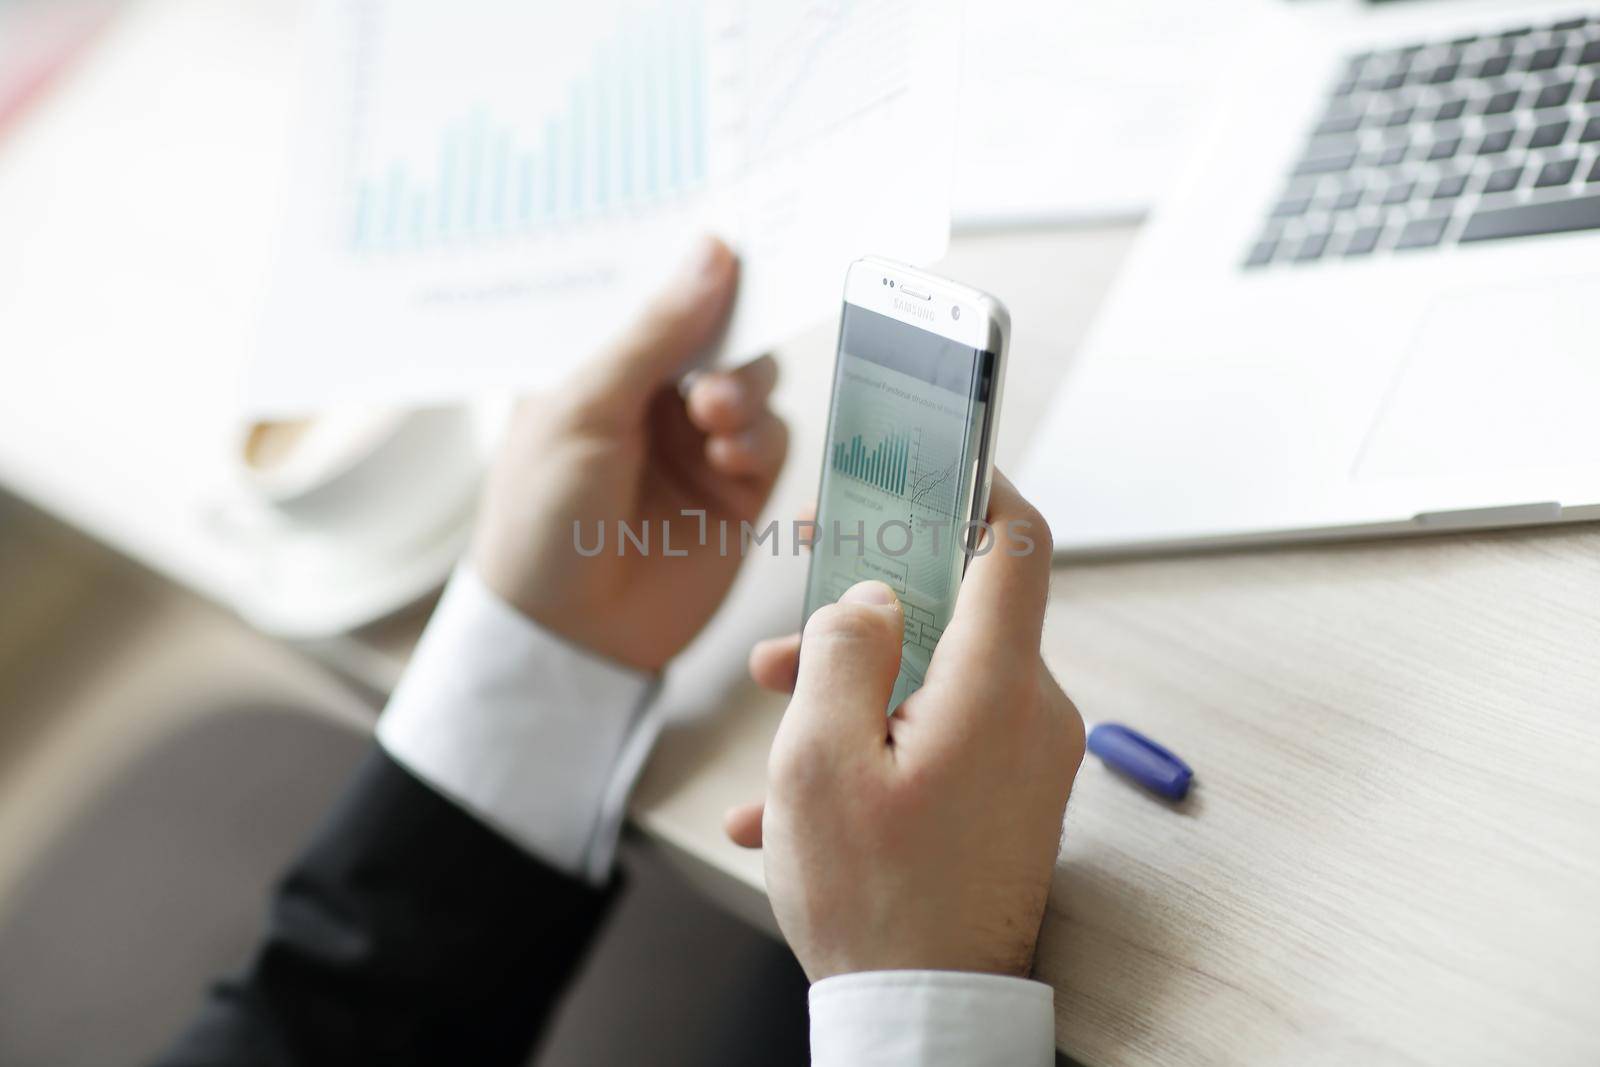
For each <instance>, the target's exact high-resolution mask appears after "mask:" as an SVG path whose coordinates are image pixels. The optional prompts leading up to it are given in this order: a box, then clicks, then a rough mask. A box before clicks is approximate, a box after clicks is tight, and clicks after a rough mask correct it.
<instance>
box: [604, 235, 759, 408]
mask: <svg viewBox="0 0 1600 1067" xmlns="http://www.w3.org/2000/svg"><path fill="white" fill-rule="evenodd" d="M738 275H739V270H738V260H737V259H735V258H734V255H733V252H732V251H731V250H730V249H729V248H728V246H727V245H725V244H723V243H722V242H721V241H720V240H718V239H716V238H715V237H706V238H703V239H702V240H701V243H700V244H699V245H698V246H697V248H696V249H695V251H694V252H693V253H692V254H691V255H690V257H689V260H688V261H687V262H686V263H685V265H684V266H683V267H682V268H681V269H680V270H679V271H678V274H677V275H676V277H675V278H674V279H673V281H672V282H671V283H670V284H669V285H668V286H667V288H666V289H665V290H664V291H663V292H661V293H660V294H659V295H658V296H657V297H656V298H655V300H654V301H652V302H651V304H650V306H649V308H648V309H646V311H645V312H644V314H643V315H642V316H640V317H639V318H638V319H636V320H635V321H634V322H633V324H632V325H631V326H629V327H628V328H627V330H626V331H625V332H624V333H623V335H622V336H621V338H620V339H618V340H617V341H616V342H615V343H614V344H612V345H611V346H610V347H609V348H608V349H607V351H606V353H605V354H604V356H603V357H602V358H601V359H600V361H599V362H598V363H597V364H596V365H595V366H594V367H592V368H590V369H589V370H588V371H587V372H586V373H585V374H584V375H583V376H582V378H581V384H580V385H579V386H578V389H577V398H576V399H577V403H578V405H579V409H580V410H581V411H582V412H583V413H584V414H586V415H589V416H591V417H597V418H607V417H620V418H633V417H636V416H637V415H638V413H639V411H640V410H641V409H642V406H643V404H644V402H645V401H646V400H648V399H649V398H650V396H651V395H652V394H653V393H654V392H655V391H656V390H657V389H659V388H660V387H661V386H662V385H663V384H665V383H666V382H669V381H672V380H674V379H676V378H677V377H678V376H679V375H681V374H682V373H683V372H684V371H685V370H686V369H687V368H688V366H689V365H690V363H692V362H693V360H694V359H695V357H697V356H699V355H700V354H701V353H702V352H704V351H705V350H706V349H707V348H709V347H710V346H711V344H712V342H714V341H715V340H716V338H717V335H718V334H719V333H720V332H721V330H722V326H723V324H724V322H725V321H726V320H727V317H728V311H729V309H730V308H731V307H732V306H733V294H734V289H735V287H736V285H737V282H738Z"/></svg>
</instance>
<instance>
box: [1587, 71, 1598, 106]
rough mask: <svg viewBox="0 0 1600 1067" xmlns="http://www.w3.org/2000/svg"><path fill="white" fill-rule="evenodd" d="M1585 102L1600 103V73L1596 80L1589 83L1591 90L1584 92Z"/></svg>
mask: <svg viewBox="0 0 1600 1067" xmlns="http://www.w3.org/2000/svg"><path fill="white" fill-rule="evenodd" d="M1583 102H1584V103H1585V104H1595V103H1600V74H1596V75H1595V78H1594V81H1592V82H1590V83H1589V91H1588V92H1587V93H1585V94H1584V96H1583Z"/></svg>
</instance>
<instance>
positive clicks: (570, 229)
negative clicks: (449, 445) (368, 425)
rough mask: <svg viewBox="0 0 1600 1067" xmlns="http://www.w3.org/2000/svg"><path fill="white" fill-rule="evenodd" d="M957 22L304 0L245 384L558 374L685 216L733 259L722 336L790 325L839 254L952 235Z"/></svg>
mask: <svg viewBox="0 0 1600 1067" xmlns="http://www.w3.org/2000/svg"><path fill="white" fill-rule="evenodd" d="M913 13H914V17H913ZM955 28H956V17H955V14H954V6H953V3H952V2H950V0H934V2H932V3H918V4H913V3H912V0H860V2H855V3H851V2H847V0H805V2H798V3H792V4H788V3H785V4H775V3H764V2H759V0H603V2H598V3H588V4H581V5H580V4H555V3H528V2H526V0H523V2H517V0H462V2H458V3H453V4H449V5H442V4H437V3H434V2H431V0H317V2H316V3H314V4H313V7H312V11H311V14H310V16H309V22H308V26H307V29H306V34H305V38H306V42H307V48H306V60H305V69H306V73H305V75H304V76H303V79H302V87H301V88H302V92H301V100H302V102H301V106H300V109H299V112H298V121H297V124H296V131H295V137H296V144H295V151H294V157H293V161H292V165H291V175H290V186H289V195H288V198H287V212H286V221H285V233H284V237H283V242H282V251H281V254H280V257H279V264H278V268H277V271H276V275H275V277H274V279H273V285H272V291H271V294H270V299H269V302H268V308H267V316H266V319H265V330H264V346H263V349H262V351H261V353H260V357H259V358H258V359H257V360H256V361H255V363H254V365H253V367H252V369H251V374H250V376H249V381H248V383H247V393H246V402H247V404H248V405H249V406H251V407H252V408H254V409H256V410H258V411H261V412H263V413H271V412H278V413H284V412H288V411H292V410H305V409H314V408H317V407H321V406H326V405H329V404H336V403H341V402H348V401H351V400H360V401H361V402H362V403H373V402H376V401H419V400H439V399H448V398H452V397H456V396H461V395H466V394H469V393H472V392H474V391H477V390H479V389H483V388H490V387H500V386H539V385H548V384H552V383H554V382H556V381H559V380H560V378H561V377H562V375H564V374H565V373H568V372H569V371H570V370H571V369H572V368H574V367H575V366H577V365H579V364H581V359H580V358H579V357H580V356H581V353H583V352H586V351H589V350H592V349H594V348H596V347H598V346H599V345H600V344H601V343H602V342H603V341H604V340H606V339H607V338H608V337H609V336H610V335H611V333H612V332H614V331H615V330H616V329H617V327H618V325H619V316H625V315H626V314H627V313H628V311H629V310H630V309H632V308H633V307H634V306H636V305H638V304H639V303H641V302H642V300H643V299H644V297H645V295H646V294H647V293H648V292H650V291H651V290H652V289H653V288H654V287H655V286H657V285H658V284H660V283H661V282H662V281H663V280H664V279H665V278H666V277H667V275H668V274H669V273H670V270H671V268H672V267H673V266H674V265H675V262H676V260H677V259H678V258H680V257H681V256H682V255H683V254H684V252H685V250H686V249H688V248H689V247H690V246H691V244H692V240H693V238H694V237H695V236H696V235H698V234H700V233H702V232H714V233H717V234H718V235H720V236H722V237H724V238H725V239H726V240H728V241H729V243H730V244H732V245H733V246H734V247H735V248H736V250H737V251H738V252H739V254H740V256H741V264H742V274H741V282H740V298H739V301H738V304H737V308H736V311H735V314H734V317H733V320H732V322H731V323H730V327H729V330H728V333H727V335H726V342H725V345H726V353H727V354H728V355H730V356H737V355H741V354H746V353H754V352H756V351H758V350H760V349H762V348H765V347H768V346H771V345H772V344H774V343H777V342H780V341H782V340H783V339H784V338H785V337H786V336H788V335H789V334H792V333H793V332H795V331H796V330H799V329H802V328H804V327H806V326H808V325H810V324H811V323H813V322H815V321H816V320H817V319H819V318H820V317H822V316H825V315H826V314H828V313H830V312H831V311H832V310H833V309H834V308H835V307H836V304H837V295H838V286H839V280H840V278H841V277H842V275H843V270H844V267H845V265H846V264H847V263H848V262H849V261H850V260H851V259H853V258H856V257H857V256H860V255H862V254H866V253H869V252H876V253H880V254H888V255H895V256H898V257H899V258H903V259H908V260H912V261H925V260H928V259H931V258H934V257H937V256H938V255H939V254H940V253H941V252H942V250H943V246H944V242H945V240H946V237H947V234H948V226H949V197H950V190H949V174H950V171H951V166H952V160H953V154H954V131H953V129H952V128H951V127H952V124H951V123H950V122H949V121H948V118H949V115H950V114H951V112H950V110H949V108H950V106H952V105H953V101H954V93H955V83H956V78H957V74H958V66H959V57H958V54H957V51H956V47H955V38H956V32H955ZM930 175H931V176H932V177H931V178H930Z"/></svg>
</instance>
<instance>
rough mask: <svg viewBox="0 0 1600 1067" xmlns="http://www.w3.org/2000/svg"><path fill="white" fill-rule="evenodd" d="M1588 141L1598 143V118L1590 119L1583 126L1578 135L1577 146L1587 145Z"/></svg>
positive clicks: (1599, 138)
mask: <svg viewBox="0 0 1600 1067" xmlns="http://www.w3.org/2000/svg"><path fill="white" fill-rule="evenodd" d="M1590 141H1600V118H1592V119H1590V120H1589V121H1588V122H1586V123H1584V124H1583V132H1582V133H1580V134H1578V143H1579V144H1588V143H1589V142H1590Z"/></svg>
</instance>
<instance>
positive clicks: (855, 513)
mask: <svg viewBox="0 0 1600 1067" xmlns="http://www.w3.org/2000/svg"><path fill="white" fill-rule="evenodd" d="M1010 332H1011V320H1010V316H1009V315H1008V314H1007V313H1006V309H1005V307H1004V306H1002V305H1001V303H1000V301H998V300H996V299H995V298H994V297H992V296H989V295H988V294H987V293H982V292H979V291H978V290H976V289H972V288H969V287H967V286H964V285H959V284H957V283H955V282H952V281H949V280H947V279H945V278H940V277H938V276H936V275H933V274H928V273H926V272H925V271H920V270H917V269H915V268H913V267H908V266H905V265H904V264H901V263H894V262H891V261H889V260H884V259H862V260H858V261H857V262H855V263H853V264H852V265H851V267H850V271H849V274H848V275H847V276H846V278H845V289H844V312H843V315H842V316H841V320H840V324H839V348H838V354H837V357H836V360H835V366H834V372H833V400H832V403H831V405H830V409H829V414H828V438H827V446H826V448H825V450H824V455H823V462H822V484H821V487H820V488H819V489H818V491H817V518H816V522H817V526H816V529H815V531H813V538H814V543H813V545H812V550H811V573H810V576H809V577H808V578H807V581H806V605H805V618H806V619H810V618H811V613H812V612H814V611H816V610H817V609H818V608H820V607H822V606H823V605H825V604H831V603H833V602H834V601H836V600H838V599H839V597H840V595H841V594H843V593H844V591H845V590H846V589H849V588H850V587H851V586H852V585H854V584H856V583H857V582H861V581H866V580H868V579H873V578H875V579H878V580H880V581H883V582H886V583H888V584H889V586H891V587H892V588H893V589H894V591H895V592H896V593H897V594H899V597H900V602H901V604H902V605H903V607H904V614H905V635H904V637H903V639H902V642H901V653H900V676H899V677H898V678H897V679H896V681H895V687H894V694H893V696H892V698H891V699H890V701H889V710H890V711H893V710H894V709H895V708H896V707H898V706H899V705H900V702H901V701H903V700H904V699H905V698H906V697H908V696H910V695H911V694H912V693H913V692H915V691H916V690H917V688H918V687H919V686H921V685H922V679H923V677H924V676H925V675H926V673H927V669H928V664H929V662H930V661H931V660H932V658H933V649H934V646H935V645H936V644H937V643H938V641H939V637H940V636H941V635H942V634H943V633H944V628H945V626H946V625H947V624H948V623H949V621H950V616H951V613H952V612H953V611H954V610H955V602H956V590H957V588H958V587H959V586H960V584H961V577H962V575H963V574H964V573H965V571H966V565H967V561H968V559H969V558H970V555H969V550H970V547H971V546H973V545H975V544H976V542H977V538H978V536H979V535H980V533H981V529H982V528H981V526H979V525H978V524H979V522H980V521H981V520H982V519H983V518H984V517H985V515H986V514H987V513H988V508H989V480H990V475H991V472H992V471H993V464H994V459H993V457H994V443H995V428H996V426H997V425H998V424H999V421H1000V418H999V417H1000V394H1001V386H1002V384H1003V382H1004V380H1005V367H1006V341H1007V337H1008V335H1009V334H1010ZM804 654H805V652H804V649H802V650H801V655H802V656H803V655H804Z"/></svg>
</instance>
